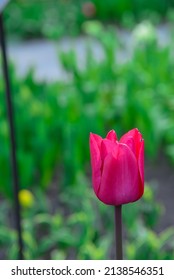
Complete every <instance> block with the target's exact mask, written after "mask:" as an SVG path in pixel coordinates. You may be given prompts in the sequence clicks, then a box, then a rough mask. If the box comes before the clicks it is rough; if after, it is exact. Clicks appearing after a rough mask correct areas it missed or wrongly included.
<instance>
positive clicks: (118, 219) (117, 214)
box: [115, 205, 123, 260]
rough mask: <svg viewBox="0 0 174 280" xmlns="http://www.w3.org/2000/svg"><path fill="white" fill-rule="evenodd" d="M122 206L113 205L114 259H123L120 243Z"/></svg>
mask: <svg viewBox="0 0 174 280" xmlns="http://www.w3.org/2000/svg"><path fill="white" fill-rule="evenodd" d="M121 208H122V206H121V205H119V206H115V241H116V260H122V259H123V248H122V247H123V245H122V215H121Z"/></svg>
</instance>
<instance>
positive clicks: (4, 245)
mask: <svg viewBox="0 0 174 280" xmlns="http://www.w3.org/2000/svg"><path fill="white" fill-rule="evenodd" d="M59 195H60V197H59V208H58V210H57V209H56V211H54V212H52V210H51V208H52V200H50V199H48V196H45V194H44V193H40V192H38V191H36V192H35V205H33V207H31V208H30V209H28V208H27V209H23V219H22V221H23V239H24V244H25V247H24V248H25V249H24V257H25V259H83V260H89V259H90V260H99V259H112V258H114V253H115V252H114V251H113V248H114V246H113V244H114V239H113V237H114V234H113V232H114V224H113V218H114V217H113V214H114V211H113V207H108V206H105V205H103V204H102V203H99V202H98V200H97V198H96V197H95V196H94V194H93V192H92V189H91V187H90V183H89V181H88V180H87V179H86V178H85V177H84V176H83V175H82V174H81V175H79V176H78V179H77V181H76V183H75V184H74V185H73V186H69V191H68V192H63V193H61V194H59ZM60 202H61V203H60ZM77 202H78V203H77ZM60 204H61V206H60ZM149 205H151V210H150V211H149V209H148V208H149V207H148V206H149ZM65 209H66V214H65V213H64V211H65ZM0 210H1V211H0V248H1V251H3V250H5V252H6V258H7V259H16V258H17V253H18V248H17V236H16V232H15V231H14V230H13V229H11V228H10V226H9V224H8V219H4V218H5V216H6V217H7V216H9V213H10V207H9V205H7V204H6V203H1V205H0ZM2 210H3V211H2ZM161 210H162V208H161V206H160V205H159V204H158V203H156V202H155V193H154V191H153V188H152V186H146V187H145V195H144V197H143V198H142V200H141V201H139V202H136V203H134V204H130V205H124V206H123V221H124V232H125V233H126V236H125V237H124V240H125V242H124V243H123V244H124V258H125V259H157V260H160V259H173V257H174V228H172V227H171V228H168V229H165V230H164V231H162V232H161V233H160V234H157V233H155V231H154V226H155V225H156V223H157V222H158V218H159V216H160V215H161ZM127 213H129V215H127ZM144 214H146V219H144ZM151 220H153V221H154V222H153V225H152V224H151Z"/></svg>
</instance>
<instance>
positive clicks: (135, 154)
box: [90, 128, 144, 259]
mask: <svg viewBox="0 0 174 280" xmlns="http://www.w3.org/2000/svg"><path fill="white" fill-rule="evenodd" d="M90 154H91V166H92V183H93V189H94V192H95V194H96V196H97V197H98V198H99V199H100V200H101V201H102V202H103V203H105V204H109V205H114V207H115V228H116V230H115V233H116V237H115V238H116V258H117V259H122V258H123V253H122V218H121V206H122V204H126V203H130V202H134V201H136V200H138V199H140V198H141V197H142V195H143V192H144V140H143V138H142V135H141V133H140V132H139V131H138V129H136V128H134V129H132V130H130V131H129V132H128V133H126V134H124V135H123V136H122V137H121V139H120V140H118V138H117V135H116V133H115V131H114V130H111V131H110V132H109V133H108V134H107V136H106V138H104V139H103V138H102V137H100V136H99V135H97V134H94V133H90Z"/></svg>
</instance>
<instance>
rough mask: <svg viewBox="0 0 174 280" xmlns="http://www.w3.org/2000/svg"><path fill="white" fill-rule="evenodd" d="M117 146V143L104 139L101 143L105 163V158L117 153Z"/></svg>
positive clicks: (102, 157) (102, 158)
mask: <svg viewBox="0 0 174 280" xmlns="http://www.w3.org/2000/svg"><path fill="white" fill-rule="evenodd" d="M117 150H118V149H117V144H116V142H113V141H110V140H108V139H103V141H102V142H101V160H102V162H104V159H105V157H106V156H107V155H108V154H110V153H111V154H114V153H117Z"/></svg>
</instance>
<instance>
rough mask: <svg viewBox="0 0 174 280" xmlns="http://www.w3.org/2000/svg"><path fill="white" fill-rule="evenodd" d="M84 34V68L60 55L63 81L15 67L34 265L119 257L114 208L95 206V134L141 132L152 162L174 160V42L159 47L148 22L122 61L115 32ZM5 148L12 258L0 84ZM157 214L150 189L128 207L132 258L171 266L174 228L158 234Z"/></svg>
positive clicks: (4, 240)
mask: <svg viewBox="0 0 174 280" xmlns="http://www.w3.org/2000/svg"><path fill="white" fill-rule="evenodd" d="M83 28H84V32H86V34H87V36H89V44H88V45H87V48H86V57H85V58H84V60H85V63H84V65H83V67H81V66H82V65H80V66H79V64H78V60H77V55H76V53H75V51H74V50H71V51H70V52H66V53H65V52H64V53H59V57H60V60H61V63H62V65H63V67H64V69H65V71H66V72H67V75H68V79H67V80H66V81H64V82H55V83H45V82H38V81H35V79H34V73H33V72H32V71H30V72H29V73H28V75H27V76H26V77H25V78H22V79H21V78H18V77H17V76H16V73H15V70H14V68H13V66H11V68H10V74H11V81H12V93H13V102H14V109H15V120H14V121H15V127H16V133H17V135H16V136H17V147H18V151H17V158H18V164H19V173H20V186H21V188H23V189H30V190H31V191H32V193H33V196H34V200H33V203H34V204H33V205H32V207H28V208H26V209H25V208H24V209H23V211H22V213H23V227H24V232H23V238H24V242H25V258H27V259H42V258H46V259H48V258H52V259H55V258H56V259H66V258H77V259H106V258H110V257H111V256H112V244H113V242H114V241H113V237H112V236H113V234H112V232H113V213H112V212H113V211H112V207H106V206H105V205H103V204H101V203H100V202H99V201H98V200H97V198H96V197H95V196H94V195H93V193H92V188H91V183H90V182H89V177H90V175H91V174H90V172H89V170H90V169H89V168H90V167H89V161H90V158H89V145H88V141H89V133H90V131H92V132H94V133H98V134H100V135H102V136H103V137H104V136H105V135H106V133H107V132H108V130H110V129H115V130H116V131H117V133H118V136H119V137H120V136H121V135H122V134H123V133H124V132H126V131H128V130H129V129H132V128H133V127H138V128H139V130H140V131H141V132H142V134H143V137H144V139H145V147H146V153H147V156H148V157H149V158H155V157H157V155H158V154H159V153H160V152H161V150H162V151H166V152H167V154H168V155H169V156H170V158H171V159H172V160H174V153H172V152H171V151H172V150H174V144H173V143H174V133H173V131H174V97H173V88H174V77H173V75H174V74H173V71H172V70H173V67H174V57H173V55H172V50H173V41H172V40H171V42H170V44H169V45H167V46H159V43H158V40H157V36H156V31H155V29H154V28H153V26H152V25H151V24H149V23H147V22H144V23H142V24H140V25H138V26H137V27H136V29H135V30H134V31H133V33H132V36H133V38H134V40H133V42H134V46H133V48H132V52H131V54H130V56H129V57H128V58H127V59H126V60H125V61H121V62H120V61H119V52H120V51H121V50H123V46H122V45H121V43H120V41H119V40H118V37H117V35H116V34H115V31H114V30H113V29H111V28H109V29H108V30H105V29H103V27H102V25H101V24H100V23H98V22H93V23H90V22H87V23H86V24H85V25H83ZM91 37H92V38H93V40H96V41H97V42H98V44H99V45H100V48H101V50H102V54H103V55H102V58H101V59H97V58H96V55H95V54H94V53H93V51H92V48H91V47H90V40H91ZM0 143H1V145H0V174H1V176H0V192H1V194H3V196H4V197H8V198H9V200H7V201H6V202H5V203H4V202H2V203H0V208H1V210H0V247H1V248H2V249H3V248H4V247H5V248H8V249H7V250H6V257H7V258H9V259H15V258H16V257H17V247H16V242H15V241H16V232H15V230H13V229H11V230H9V229H10V228H11V222H10V221H9V218H7V217H10V216H11V214H10V215H9V213H10V211H11V210H10V205H11V198H12V195H13V193H12V187H11V186H12V181H11V180H12V179H11V173H10V156H9V132H8V124H7V112H6V105H5V96H4V84H3V80H2V78H1V79H0ZM52 184H53V185H54V186H52ZM48 187H49V188H48ZM52 188H53V189H54V193H53V194H51V193H50V192H51V190H52ZM126 213H129V216H127V215H126ZM160 214H161V207H160V205H159V204H157V203H156V202H155V194H154V193H153V188H151V187H149V186H146V191H145V195H144V197H143V199H142V200H141V201H139V202H137V203H135V204H131V205H126V206H125V207H124V212H123V218H124V223H125V227H126V240H127V243H126V244H125V258H129V259H161V258H163V259H173V257H174V255H173V252H174V250H173V249H174V248H173V246H174V240H173V228H169V229H166V230H165V231H164V232H162V233H160V234H156V233H155V232H154V227H155V225H156V223H157V221H158V218H159V216H160ZM3 250H4V249H3Z"/></svg>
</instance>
